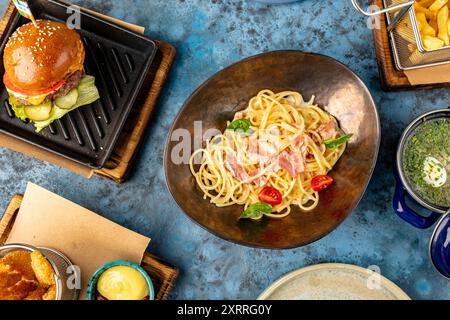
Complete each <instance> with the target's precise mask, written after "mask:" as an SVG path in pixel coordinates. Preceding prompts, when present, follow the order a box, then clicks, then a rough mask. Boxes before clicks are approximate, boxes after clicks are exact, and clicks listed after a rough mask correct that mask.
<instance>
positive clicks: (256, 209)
mask: <svg viewBox="0 0 450 320" xmlns="http://www.w3.org/2000/svg"><path fill="white" fill-rule="evenodd" d="M269 213H272V206H271V205H270V204H268V203H264V202H258V203H255V204H252V205H250V206H249V207H248V208H247V209H246V210H245V211H244V212H242V214H241V216H240V217H239V219H252V218H253V219H259V218H261V217H262V216H263V215H265V214H269Z"/></svg>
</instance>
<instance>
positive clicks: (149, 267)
mask: <svg viewBox="0 0 450 320" xmlns="http://www.w3.org/2000/svg"><path fill="white" fill-rule="evenodd" d="M22 200H23V195H21V194H16V195H14V196H13V198H12V199H11V202H10V203H9V204H8V206H7V207H6V210H5V212H4V214H3V216H2V218H1V220H0V246H2V245H4V244H5V242H6V239H7V237H8V235H9V232H10V231H11V229H12V226H13V225H14V222H15V219H16V216H17V213H18V211H19V209H20V205H21V203H22ZM141 266H142V267H143V268H144V269H145V270H146V271H147V272H149V273H151V274H156V275H158V279H157V280H158V281H159V282H161V288H160V289H159V291H158V292H156V293H155V299H156V300H167V299H168V298H169V295H170V291H171V290H172V288H173V286H174V285H175V281H176V279H177V278H178V275H179V269H178V268H177V267H174V266H172V265H170V264H168V263H167V262H164V261H163V260H161V259H160V258H158V257H157V256H155V255H153V254H151V253H149V252H145V253H144V257H143V259H142V264H141Z"/></svg>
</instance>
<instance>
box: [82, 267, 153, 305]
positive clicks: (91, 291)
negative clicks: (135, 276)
mask: <svg viewBox="0 0 450 320" xmlns="http://www.w3.org/2000/svg"><path fill="white" fill-rule="evenodd" d="M115 266H127V267H131V268H134V269H136V270H137V271H139V272H140V273H141V274H142V276H143V277H144V279H145V281H146V282H147V285H148V295H149V297H148V299H149V300H155V290H154V288H153V282H152V279H150V276H149V275H148V273H147V272H146V271H145V270H144V269H143V268H142V267H141V266H138V265H137V264H135V263H133V262H130V261H123V260H117V261H113V262H109V263H107V264H105V265H104V266H103V267H101V268H99V269H97V271H95V272H94V274H93V275H92V277H91V279H90V280H89V283H88V286H87V292H86V299H87V300H97V282H98V279H99V278H100V276H101V275H102V273H103V272H105V271H106V270H107V269H109V268H111V267H115Z"/></svg>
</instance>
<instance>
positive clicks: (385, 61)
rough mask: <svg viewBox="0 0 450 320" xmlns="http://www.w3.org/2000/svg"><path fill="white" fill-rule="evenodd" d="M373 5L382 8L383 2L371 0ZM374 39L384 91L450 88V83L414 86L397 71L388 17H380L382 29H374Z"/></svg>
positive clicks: (381, 0)
mask: <svg viewBox="0 0 450 320" xmlns="http://www.w3.org/2000/svg"><path fill="white" fill-rule="evenodd" d="M371 4H373V5H376V6H378V7H380V8H382V7H383V0H371ZM373 37H374V40H375V50H376V56H377V64H378V70H379V74H380V80H381V87H382V88H383V90H385V91H393V90H417V89H433V88H440V87H448V86H450V83H435V84H427V85H418V86H413V85H411V83H410V82H409V80H408V78H407V77H406V75H405V73H404V72H403V71H401V70H397V69H396V67H395V62H394V57H393V55H392V48H391V42H390V39H389V34H388V32H387V21H386V16H385V15H384V14H383V15H381V16H380V29H373Z"/></svg>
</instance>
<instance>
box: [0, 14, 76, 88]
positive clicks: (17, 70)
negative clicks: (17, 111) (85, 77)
mask: <svg viewBox="0 0 450 320" xmlns="http://www.w3.org/2000/svg"><path fill="white" fill-rule="evenodd" d="M37 24H38V27H39V28H36V27H35V26H34V25H33V24H32V23H28V24H25V25H23V26H21V27H20V28H19V29H17V30H16V31H15V32H14V34H13V35H12V36H11V37H10V39H9V40H8V43H7V44H6V47H5V51H4V56H3V61H4V66H5V71H6V75H7V77H8V79H9V82H10V83H11V84H12V86H14V87H15V88H20V89H22V90H29V91H30V90H31V91H33V90H44V89H47V88H50V87H52V86H54V85H55V84H57V83H58V82H61V81H62V80H66V79H67V78H69V77H70V75H72V74H74V73H75V72H77V71H82V70H83V63H84V57H85V52H84V47H83V43H82V42H81V38H80V35H79V34H78V33H77V32H76V31H74V30H71V29H69V28H68V27H67V26H66V25H65V24H64V23H59V22H53V21H45V20H38V21H37Z"/></svg>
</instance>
